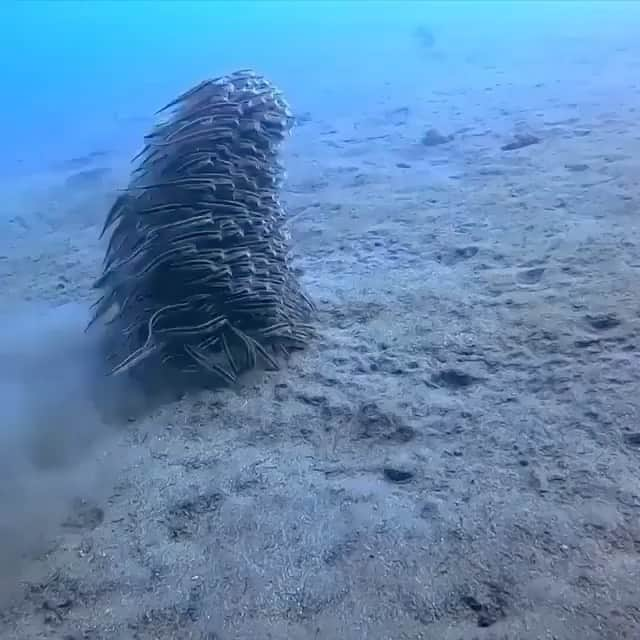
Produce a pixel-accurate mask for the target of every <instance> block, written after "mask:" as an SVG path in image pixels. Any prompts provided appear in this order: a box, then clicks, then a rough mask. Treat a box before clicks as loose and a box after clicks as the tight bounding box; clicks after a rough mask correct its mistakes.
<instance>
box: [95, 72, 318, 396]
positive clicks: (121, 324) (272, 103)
mask: <svg viewBox="0 0 640 640" xmlns="http://www.w3.org/2000/svg"><path fill="white" fill-rule="evenodd" d="M169 110H170V111H169ZM167 111H169V112H170V114H171V115H170V117H169V118H168V119H167V120H165V121H164V122H163V123H161V124H158V125H157V126H156V127H155V128H154V130H153V131H152V132H151V133H150V134H149V135H148V136H146V138H145V143H146V145H145V147H144V149H143V150H142V152H141V153H140V154H139V155H138V156H137V157H136V158H135V159H134V161H135V160H137V161H138V166H137V168H136V169H135V171H134V172H133V174H132V178H131V182H130V185H129V187H128V189H126V190H125V191H124V192H123V193H122V194H121V195H120V196H119V197H118V198H117V200H116V202H115V203H114V205H113V207H112V209H111V210H110V212H109V214H108V216H107V219H106V221H105V225H104V229H103V232H102V233H103V235H104V233H106V232H107V231H108V230H111V236H110V240H109V244H108V247H107V250H106V255H105V259H104V270H103V273H102V275H101V277H100V278H99V279H98V280H97V282H96V283H95V287H96V288H98V289H100V290H101V291H102V294H103V295H102V297H101V298H100V299H99V300H98V302H97V303H96V305H95V314H94V318H93V320H92V323H93V322H95V321H96V320H98V319H100V318H102V319H104V320H105V321H106V323H107V324H108V325H109V326H110V327H111V328H114V329H115V331H116V335H117V336H118V338H117V340H116V342H117V343H118V345H119V351H120V354H119V355H117V356H116V355H114V354H115V351H118V350H117V349H116V350H115V351H114V353H112V354H111V356H112V358H113V362H112V363H111V365H110V366H112V368H111V371H112V373H114V374H116V373H122V372H125V371H130V370H134V369H135V368H136V367H138V366H140V365H141V364H142V363H145V362H146V363H147V364H148V363H150V362H153V363H154V366H156V365H158V364H162V365H168V366H170V367H172V368H177V369H178V370H179V371H180V372H182V373H187V374H191V373H193V374H197V375H200V374H203V373H204V374H206V375H207V376H213V378H214V379H215V380H217V381H225V382H228V383H233V382H234V381H236V379H237V377H238V375H239V374H240V373H242V372H243V371H246V370H249V369H252V368H254V367H255V366H256V365H257V364H258V363H261V364H262V365H263V366H266V367H268V368H277V360H276V355H277V354H278V352H284V353H288V352H289V351H290V350H291V349H296V348H303V347H304V346H305V345H306V344H307V343H308V341H309V339H310V338H311V336H312V335H313V329H312V326H311V325H310V324H309V323H310V319H311V315H312V311H313V305H312V303H311V301H310V300H309V299H308V298H307V296H306V295H305V294H304V293H303V291H302V289H301V287H300V286H299V283H298V281H297V279H296V277H295V275H294V273H293V271H292V269H291V266H290V263H289V257H288V249H289V247H288V241H289V236H288V234H287V233H286V230H285V213H284V211H283V208H282V206H281V204H280V200H279V190H280V184H281V180H282V176H283V169H282V166H281V165H280V163H279V161H278V153H279V147H280V144H281V142H282V141H283V139H284V138H285V136H286V135H287V134H288V133H289V131H290V129H291V126H292V123H293V118H292V115H291V112H290V110H289V108H288V106H287V103H286V101H285V100H284V98H283V97H282V95H281V94H280V92H279V91H278V90H277V89H276V88H275V87H274V86H273V85H272V84H271V83H270V82H268V81H267V80H265V79H264V78H263V77H261V76H259V75H257V74H256V73H254V72H252V71H239V72H236V73H233V74H231V75H229V76H225V77H222V78H216V79H214V80H208V81H205V82H203V83H201V84H199V85H198V86H196V87H194V88H193V89H191V90H190V91H188V92H186V93H184V94H183V95H181V96H180V97H179V98H177V99H176V100H174V101H173V102H171V103H170V104H169V105H167V106H166V107H164V109H162V110H161V112H165V113H166V112H167ZM107 316H108V317H107ZM123 345H124V346H123Z"/></svg>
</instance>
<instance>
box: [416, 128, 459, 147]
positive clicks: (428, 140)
mask: <svg viewBox="0 0 640 640" xmlns="http://www.w3.org/2000/svg"><path fill="white" fill-rule="evenodd" d="M452 140H453V136H445V135H443V134H442V133H440V132H439V131H438V130H437V129H428V130H427V131H426V132H425V134H424V135H423V136H422V139H421V142H422V144H423V145H424V146H425V147H435V146H437V145H439V144H446V143H447V142H451V141H452Z"/></svg>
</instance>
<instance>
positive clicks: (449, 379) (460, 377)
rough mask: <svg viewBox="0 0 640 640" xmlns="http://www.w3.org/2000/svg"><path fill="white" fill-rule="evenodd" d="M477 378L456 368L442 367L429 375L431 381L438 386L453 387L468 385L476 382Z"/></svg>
mask: <svg viewBox="0 0 640 640" xmlns="http://www.w3.org/2000/svg"><path fill="white" fill-rule="evenodd" d="M478 380H479V378H476V377H475V376H472V375H470V374H468V373H465V372H464V371H459V370H457V369H443V370H442V371H439V372H438V373H436V374H434V375H433V376H431V381H432V382H433V383H434V384H436V385H438V386H439V387H449V388H453V389H459V388H462V387H469V386H471V385H472V384H474V383H475V382H478Z"/></svg>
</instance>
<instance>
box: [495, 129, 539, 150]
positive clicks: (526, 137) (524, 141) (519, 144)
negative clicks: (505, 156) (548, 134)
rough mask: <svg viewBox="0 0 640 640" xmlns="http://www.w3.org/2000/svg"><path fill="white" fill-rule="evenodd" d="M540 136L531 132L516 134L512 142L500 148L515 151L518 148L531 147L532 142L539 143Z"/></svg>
mask: <svg viewBox="0 0 640 640" xmlns="http://www.w3.org/2000/svg"><path fill="white" fill-rule="evenodd" d="M539 142H540V138H538V137H537V136H534V135H533V134H530V133H523V134H518V135H516V136H514V138H513V140H512V141H511V142H508V143H507V144H504V145H502V146H501V147H500V148H501V149H502V151H515V150H516V149H522V148H523V147H530V146H531V145H532V144H538V143H539Z"/></svg>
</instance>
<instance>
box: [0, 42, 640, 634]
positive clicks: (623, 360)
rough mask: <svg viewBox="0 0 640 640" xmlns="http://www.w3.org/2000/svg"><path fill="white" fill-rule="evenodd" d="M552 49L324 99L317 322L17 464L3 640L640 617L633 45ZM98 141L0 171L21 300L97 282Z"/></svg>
mask: <svg viewBox="0 0 640 640" xmlns="http://www.w3.org/2000/svg"><path fill="white" fill-rule="evenodd" d="M548 62H549V61H548V60H545V61H544V65H543V64H542V62H540V63H539V64H538V63H537V62H536V61H535V60H532V61H530V62H529V63H527V66H525V67H522V68H521V71H520V73H518V74H517V75H516V76H514V75H513V73H512V69H511V68H503V67H501V66H500V65H499V64H495V63H482V61H481V60H480V61H478V60H473V61H468V62H466V63H459V66H458V67H456V68H451V69H449V72H448V73H447V74H446V77H441V78H435V79H434V78H429V77H428V74H426V73H425V77H424V79H414V81H413V82H412V83H411V84H412V85H413V87H412V89H413V93H411V92H410V91H409V88H408V87H407V86H406V85H407V84H409V83H407V82H404V83H403V82H398V83H397V84H398V86H396V85H394V84H393V83H390V84H389V83H387V84H386V85H385V86H384V87H383V86H382V85H381V86H380V87H378V90H377V91H375V92H373V93H372V95H375V96H376V98H375V99H371V100H370V101H369V102H368V103H367V105H366V109H365V111H364V112H361V111H358V112H354V113H353V114H352V115H351V116H349V115H343V116H342V117H340V118H337V119H336V118H331V119H329V118H326V119H325V117H324V116H323V114H322V113H320V112H317V113H316V112H313V111H312V112H311V121H310V122H308V123H306V124H304V125H303V126H301V127H299V128H298V129H297V130H296V131H295V133H294V135H293V138H292V140H291V141H290V143H289V145H288V149H287V157H286V159H285V161H286V164H287V165H288V167H289V179H288V183H287V190H286V193H285V200H286V203H287V206H288V208H289V210H290V212H291V216H292V231H293V246H294V250H295V254H296V256H297V258H296V260H297V265H298V266H299V267H300V268H301V269H302V270H303V272H304V275H303V276H302V277H303V280H304V283H305V285H306V287H307V288H308V290H309V292H310V294H311V295H312V297H313V298H314V299H315V300H316V301H317V303H318V306H319V314H318V326H319V329H320V336H319V338H318V339H317V341H316V342H315V343H314V344H313V345H312V346H311V347H310V348H309V350H308V351H307V352H306V353H303V354H300V355H296V356H295V357H294V358H293V359H292V361H291V363H290V364H289V366H288V367H286V368H284V369H283V370H282V371H281V372H279V373H277V374H267V375H264V376H262V377H260V378H259V379H258V380H252V381H251V382H249V383H247V385H246V386H245V387H244V388H243V389H242V390H241V391H239V392H234V391H228V392H222V393H217V394H211V393H202V394H201V395H199V397H189V398H186V399H184V400H182V401H180V402H177V403H175V404H170V405H166V406H164V407H162V408H161V409H158V410H155V411H154V412H153V413H152V414H151V415H149V416H148V417H146V418H145V419H144V420H139V421H137V422H135V423H131V424H130V425H128V427H127V430H126V431H125V432H122V431H116V432H115V433H113V434H112V436H111V437H110V438H108V439H104V438H102V437H101V438H100V439H98V440H96V443H95V446H94V447H93V448H92V450H91V451H92V453H91V460H90V463H89V466H90V467H91V474H89V475H86V474H84V472H82V471H81V470H80V467H75V466H74V467H73V468H71V469H70V470H68V473H67V471H65V474H66V475H65V476H64V478H63V479H60V480H59V481H58V480H55V481H52V480H51V478H49V479H41V478H42V477H43V476H42V475H38V474H42V473H43V472H40V471H37V470H33V469H31V468H30V467H29V469H30V470H29V472H28V475H27V472H26V471H23V472H22V473H23V477H24V480H22V479H21V478H22V476H20V475H17V476H16V477H14V478H13V481H14V484H15V485H16V486H17V487H18V489H17V490H20V483H21V482H23V485H24V486H26V485H27V484H28V486H29V487H31V489H32V493H30V494H26V493H24V495H30V496H31V498H29V499H28V500H23V501H22V503H21V505H20V508H17V507H16V506H15V504H14V502H15V501H14V502H10V503H9V505H8V506H7V507H6V509H5V511H4V513H3V518H5V521H6V522H8V521H9V519H11V522H14V521H15V523H17V525H19V526H24V527H28V528H30V529H33V527H35V528H36V529H37V528H38V527H40V530H38V531H35V533H43V532H44V533H46V534H47V536H46V537H47V540H48V544H47V545H46V547H39V549H38V550H39V553H38V554H36V555H35V556H34V555H28V556H27V557H26V558H25V559H24V561H23V562H22V564H21V566H20V567H19V570H20V571H21V576H22V581H21V582H20V583H19V584H18V583H17V582H15V575H16V573H15V572H16V569H15V567H12V572H13V573H11V574H10V575H11V580H9V581H5V582H7V584H8V585H9V586H10V587H11V589H10V590H11V592H12V595H13V603H12V604H11V605H9V606H7V607H5V608H4V609H3V610H0V637H2V638H3V640H4V639H6V640H12V639H18V638H20V639H25V640H26V639H30V640H32V639H35V638H45V637H46V638H67V639H71V638H77V639H79V638H85V639H91V640H97V639H100V640H103V639H104V640H106V639H109V640H113V639H116V638H121V639H123V640H131V639H140V640H147V639H148V640H151V639H160V638H162V639H165V638H175V639H176V640H178V639H179V640H186V639H188V638H192V639H208V640H213V639H214V638H215V639H217V640H228V639H233V640H240V639H247V640H249V639H257V638H259V639H263V638H264V639H266V638H270V639H273V640H285V639H289V640H296V639H305V640H306V639H312V638H313V639H326V640H337V639H338V638H340V639H354V640H356V639H360V638H371V639H374V640H378V639H379V640H382V639H394V640H397V639H400V638H411V639H418V638H424V639H436V638H437V639H438V640H461V639H464V640H467V639H469V640H471V639H473V638H478V639H482V640H488V639H492V640H498V639H505V640H516V639H517V640H534V639H535V640H538V639H545V640H551V639H557V640H565V639H566V640H569V639H573V638H580V639H581V640H596V639H605V638H611V639H622V638H636V637H640V608H639V603H640V555H639V553H640V475H639V473H638V462H639V456H640V427H639V426H638V425H639V424H640V423H639V419H640V402H639V399H638V392H639V389H640V386H639V384H640V368H639V367H638V359H637V350H638V339H639V336H640V321H639V313H638V309H639V302H638V289H639V287H638V282H639V280H640V249H639V247H640V225H639V224H638V211H639V205H638V184H639V180H640V165H639V161H638V158H639V157H640V126H639V125H638V115H639V111H638V105H640V101H639V99H640V85H638V81H637V78H638V69H639V68H640V55H639V54H638V52H636V51H633V50H630V49H623V48H618V49H616V48H614V47H611V48H609V49H605V48H602V47H601V48H600V49H598V48H596V47H595V46H589V47H586V48H583V49H579V48H578V49H577V50H576V51H574V52H569V53H567V54H566V58H563V59H562V60H558V62H557V64H556V65H555V66H554V67H553V70H552V71H549V66H548ZM520 63H522V61H520ZM505 64H507V63H505ZM514 64H515V63H514ZM432 127H433V128H436V129H438V130H439V131H441V132H442V133H443V134H446V135H449V134H452V135H453V136H454V139H453V140H452V141H451V142H449V143H447V144H444V145H440V146H436V147H425V146H424V145H421V143H420V139H421V137H422V135H423V134H424V132H425V131H426V130H428V129H430V128H432ZM520 132H528V133H531V134H534V135H536V136H537V137H539V138H540V140H541V142H540V143H539V144H535V145H532V146H529V147H527V148H524V149H520V150H516V151H502V150H501V146H502V145H504V144H506V143H508V142H510V141H511V139H512V138H513V136H514V135H515V134H516V133H520ZM107 162H109V163H111V165H110V166H111V167H112V168H113V169H114V171H115V174H114V175H112V176H111V177H107V178H106V183H105V185H104V187H100V188H98V187H97V186H96V185H95V184H91V185H89V187H88V188H86V189H79V188H77V187H68V188H64V187H62V186H61V183H62V182H64V180H65V178H66V177H67V176H68V175H70V172H67V173H56V174H54V175H50V176H44V177H41V178H37V179H36V178H34V179H33V180H31V183H29V184H25V185H23V186H21V185H15V184H12V185H7V187H6V188H5V192H6V197H5V200H4V202H3V205H2V206H3V211H6V212H8V214H9V215H8V218H9V219H8V221H4V222H3V223H2V227H1V228H2V234H3V236H2V237H3V240H2V244H1V246H2V250H1V251H0V253H1V254H2V255H1V256H0V277H1V280H2V286H3V294H2V295H3V305H7V306H6V308H7V309H12V307H13V305H18V304H21V303H23V302H25V301H29V302H31V304H37V305H40V308H48V307H50V306H52V305H58V304H61V303H78V304H80V305H83V306H86V305H87V304H88V303H90V302H91V301H92V298H91V296H92V292H91V290H90V285H91V282H92V279H93V278H94V276H95V275H96V273H97V272H98V269H99V262H100V260H101V255H102V253H101V252H102V245H101V244H100V243H99V241H98V231H99V227H100V225H101V223H102V219H103V216H104V214H105V211H106V206H108V201H109V198H110V197H111V195H110V191H109V190H110V189H111V188H112V187H113V186H116V185H119V184H122V183H123V182H124V181H125V180H126V178H125V176H126V170H127V168H126V165H125V164H124V163H123V162H120V160H118V159H114V158H113V157H110V158H106V159H105V158H101V159H100V160H99V161H97V166H105V163H107ZM94 164H95V163H94ZM399 164H401V165H405V166H404V168H402V167H400V166H398V165H399ZM49 182H50V183H51V184H50V185H49V184H48V183H49ZM51 190H52V191H51ZM103 191H104V192H105V193H104V194H103V193H102V192H103ZM3 313H4V310H3ZM4 315H5V317H6V316H7V314H4ZM6 322H13V320H12V319H11V317H9V318H7V320H6ZM7 326H8V325H7ZM45 327H46V330H48V327H49V325H48V324H45V319H44V317H43V331H44V330H45ZM54 371H55V368H54V367H53V365H52V366H51V376H49V377H48V378H47V379H48V380H49V382H48V383H47V384H49V385H51V386H50V387H49V386H47V385H46V384H45V383H43V384H44V385H45V386H46V392H47V394H50V393H52V392H53V393H54V394H55V393H56V392H58V393H59V395H61V394H62V393H63V392H65V393H66V392H69V393H71V392H75V393H77V386H73V385H72V386H70V387H65V386H64V384H63V385H62V388H61V390H59V387H58V384H59V382H58V381H57V380H56V376H55V373H54ZM19 383H20V384H22V385H23V386H24V387H25V388H29V389H30V392H31V393H33V398H34V403H38V402H41V401H42V396H43V392H42V391H41V389H40V387H38V388H37V389H34V388H33V387H30V386H29V383H30V379H29V378H21V379H20V381H19ZM74 390H75V391H74ZM69 397H70V398H75V399H70V400H69V402H79V401H78V399H77V397H76V396H73V394H72V395H71V396H69ZM38 406H39V405H38ZM47 406H48V405H47ZM72 406H74V405H72ZM83 415H86V414H83ZM54 417H55V416H54ZM76 418H77V416H76ZM53 419H54V418H52V420H53ZM58 419H61V418H60V417H58ZM93 419H94V418H87V420H93ZM71 422H73V420H72V421H71ZM87 424H89V423H87ZM49 426H51V425H49ZM65 426H67V423H65V425H64V426H62V425H61V426H60V429H61V430H64V428H65ZM89 427H90V428H91V429H95V432H96V434H97V433H100V434H102V435H104V433H103V431H102V430H101V429H100V428H99V427H96V426H95V425H93V423H91V425H89ZM83 451H84V450H83ZM25 464H26V463H25ZM87 464H88V463H85V466H86V465H87ZM83 468H84V467H83ZM385 469H392V470H395V471H396V473H395V475H394V473H393V472H391V476H392V477H397V472H404V473H405V475H410V477H409V478H408V481H407V482H405V483H397V482H394V481H393V480H392V479H390V478H389V474H387V475H385ZM116 473H117V475H115V477H114V474H116ZM73 474H76V475H75V476H74V475H73ZM78 474H80V475H78ZM83 474H84V475H83ZM96 476H98V477H99V478H102V481H101V482H100V483H96V482H95V477H96ZM27 478H28V481H27ZM70 478H71V479H70ZM74 478H75V479H74ZM78 478H91V481H89V480H81V481H79V480H78ZM38 482H40V484H41V486H42V487H46V488H47V489H48V491H40V490H38V487H37V486H36V489H33V486H34V485H37V484H38ZM96 484H97V485H98V488H96ZM24 486H23V488H22V490H23V492H24V491H26V489H24ZM31 489H30V490H31ZM52 493H53V494H55V495H52ZM43 495H44V496H45V498H46V499H45V498H42V496H43ZM76 497H77V498H80V499H83V500H84V502H81V503H77V504H76V505H75V507H74V508H73V509H72V515H71V516H69V517H68V518H67V520H66V524H65V526H64V527H62V528H59V527H58V526H56V525H57V523H58V522H59V521H60V520H63V519H64V516H63V513H64V514H66V510H67V509H68V508H69V501H70V499H71V498H76ZM17 502H18V503H20V502H21V501H20V500H18V501H17ZM45 507H51V508H45ZM54 507H55V508H54ZM5 514H6V516H5ZM38 516H40V517H38ZM21 518H22V519H21ZM33 523H35V524H33ZM45 525H46V527H45ZM32 533H34V531H33V530H32ZM31 537H32V536H29V543H30V544H31V542H32V540H31ZM13 542H14V543H16V544H18V543H21V542H25V541H23V540H22V539H21V538H18V541H17V542H16V540H15V539H13ZM25 544H26V542H25ZM18 546H20V545H19V544H18ZM25 548H26V547H25ZM29 549H30V550H31V547H29ZM30 553H31V552H30ZM7 576H9V574H8V573H7Z"/></svg>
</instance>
